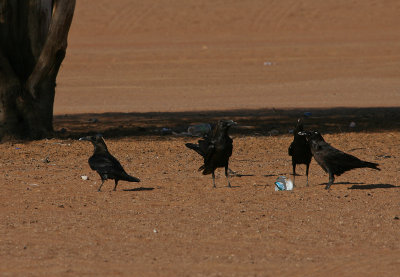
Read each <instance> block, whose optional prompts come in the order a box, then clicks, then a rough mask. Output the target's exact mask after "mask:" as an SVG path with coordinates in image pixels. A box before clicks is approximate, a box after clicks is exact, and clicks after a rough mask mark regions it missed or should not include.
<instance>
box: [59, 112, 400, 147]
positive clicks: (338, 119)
mask: <svg viewBox="0 0 400 277" xmlns="http://www.w3.org/2000/svg"><path fill="white" fill-rule="evenodd" d="M305 113H307V115H309V114H311V115H310V116H308V117H307V118H306V119H305V127H306V128H307V129H315V130H319V131H320V132H321V133H323V134H327V133H342V132H383V131H396V130H400V107H392V108H326V109H322V108H298V109H280V110H277V109H257V110H249V109H242V110H240V109H238V110H227V111H197V112H159V113H156V112H151V113H102V114H74V115H68V114H67V115H57V116H55V117H54V128H55V130H56V132H55V136H56V137H58V138H78V137H81V136H85V135H91V134H96V133H102V134H103V135H104V136H105V137H107V138H119V137H126V136H154V137H158V138H159V139H162V138H163V137H174V136H176V135H174V134H172V132H175V133H181V132H185V131H187V128H188V126H190V125H193V124H198V123H214V122H216V121H218V120H219V119H226V118H229V119H233V120H235V121H237V122H238V126H235V127H234V128H232V130H231V134H232V135H251V136H270V135H287V134H288V133H289V130H292V129H293V128H294V125H295V124H296V120H297V118H298V117H302V116H304V114H305ZM351 122H355V127H353V128H351V127H350V123H351Z"/></svg>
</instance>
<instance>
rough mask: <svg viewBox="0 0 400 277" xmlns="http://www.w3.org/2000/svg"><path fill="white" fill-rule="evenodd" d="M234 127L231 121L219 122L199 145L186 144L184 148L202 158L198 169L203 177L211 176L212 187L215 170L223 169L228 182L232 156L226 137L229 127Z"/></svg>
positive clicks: (231, 147)
mask: <svg viewBox="0 0 400 277" xmlns="http://www.w3.org/2000/svg"><path fill="white" fill-rule="evenodd" d="M233 125H236V122H234V121H232V120H220V121H218V123H217V124H216V125H215V127H214V128H213V130H212V132H211V134H210V135H208V136H206V137H205V138H203V139H200V140H199V141H198V143H199V144H193V143H186V144H185V145H186V147H188V148H190V149H193V150H194V151H196V152H197V153H199V154H200V155H201V156H202V157H203V158H204V164H203V165H202V166H201V167H200V168H199V171H203V174H204V175H207V174H210V173H211V174H212V179H213V185H214V188H215V187H216V186H215V173H214V171H215V169H217V168H218V167H225V176H226V179H227V180H228V186H229V187H231V184H230V182H229V174H228V170H229V168H228V165H229V157H230V156H231V155H232V149H233V145H232V142H233V141H232V139H231V138H230V137H229V135H228V130H229V128H230V127H231V126H233Z"/></svg>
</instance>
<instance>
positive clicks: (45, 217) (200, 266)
mask: <svg viewBox="0 0 400 277" xmlns="http://www.w3.org/2000/svg"><path fill="white" fill-rule="evenodd" d="M326 139H327V140H328V141H329V142H331V143H332V144H333V145H335V146H337V147H339V148H341V149H343V150H346V151H348V152H349V153H352V154H354V155H357V156H359V157H360V158H363V159H367V160H370V161H374V162H378V163H380V165H381V168H382V171H381V172H375V171H372V170H366V169H360V170H356V171H352V172H348V173H346V174H344V175H343V176H341V177H339V178H337V182H338V184H336V185H334V186H333V187H332V190H331V191H325V190H324V186H323V185H321V184H322V183H324V182H327V180H328V176H327V175H326V174H325V173H324V172H323V171H322V170H321V169H320V168H319V166H318V165H317V164H316V163H315V162H313V163H312V165H311V176H310V184H311V185H310V186H309V187H305V177H297V184H298V187H297V188H296V189H295V190H294V191H292V192H275V191H274V186H273V182H274V180H275V179H276V178H277V176H278V175H280V174H283V175H286V176H288V174H289V172H290V171H291V166H290V160H289V157H288V156H287V155H286V151H287V146H288V144H289V143H290V141H291V137H290V136H287V135H285V136H279V137H265V136H259V137H254V136H237V137H235V140H234V148H235V151H234V154H233V156H232V162H231V168H232V169H234V170H236V171H238V172H239V173H241V174H243V175H252V176H243V177H240V178H239V177H235V178H232V184H233V186H234V187H233V188H228V187H226V181H225V178H224V176H223V174H222V172H219V173H218V175H217V188H216V189H213V188H212V182H211V177H210V176H202V175H201V174H200V173H199V172H197V168H198V167H199V165H200V164H201V160H200V158H199V156H198V155H197V154H196V153H194V152H191V151H190V150H188V149H186V148H185V147H183V144H184V143H185V142H189V141H193V139H191V138H174V137H167V138H165V137H164V138H157V137H144V138H122V139H110V140H107V142H108V144H109V148H110V151H112V153H113V154H114V155H115V156H116V157H118V158H119V159H120V161H121V163H122V164H124V165H125V167H126V170H127V171H128V172H130V173H132V174H133V175H134V176H138V177H140V178H141V179H142V182H141V183H139V184H133V183H126V182H121V184H120V185H119V187H118V191H117V192H112V191H111V190H112V188H113V182H112V181H108V182H107V183H106V184H105V185H104V186H103V192H100V193H99V192H97V187H98V185H99V177H98V176H97V174H95V173H94V172H92V171H91V170H90V168H89V166H88V164H87V157H88V155H89V154H90V153H91V151H92V146H91V145H90V144H89V143H87V142H86V143H85V142H81V141H77V140H58V139H51V140H42V141H35V142H31V143H15V144H10V143H5V144H2V145H1V152H2V153H3V156H2V164H1V170H2V171H3V172H5V182H4V185H2V186H1V193H0V195H1V201H0V202H1V204H0V205H1V209H2V214H1V222H2V224H1V226H0V228H1V229H0V231H1V233H2V237H1V240H2V243H1V248H0V255H1V257H2V259H1V260H2V262H1V270H2V272H3V273H7V274H9V275H14V274H21V275H26V274H33V275H85V274H88V275H93V274H102V275H109V274H118V275H120V274H121V275H135V276H156V275H161V276H196V275H199V276H203V275H206V276H215V275H222V276H226V275H233V276H251V275H255V276H266V275H270V276H276V275H277V274H285V275H289V274H290V275H293V274H295V275H303V276H304V275H314V276H315V275H320V276H322V275H325V274H326V273H327V272H329V273H330V274H331V275H337V276H338V275H341V276H346V275H347V276H366V275H370V276H382V275H388V276H389V275H391V276H394V275H396V273H397V272H398V269H399V266H400V258H399V257H400V244H399V239H398V235H399V227H400V226H399V224H400V220H398V218H399V217H400V210H399V206H400V200H399V199H400V189H399V188H400V186H399V178H398V172H399V169H400V168H399V162H400V153H399V140H400V133H399V132H390V133H389V132H388V133H370V134H366V133H361V134H357V133H348V134H335V135H327V136H326ZM387 156H390V157H387ZM46 157H48V160H49V163H45V162H43V161H42V159H45V158H46ZM299 172H300V173H303V172H304V167H302V168H300V169H299ZM81 175H87V176H89V180H87V181H84V180H82V179H81Z"/></svg>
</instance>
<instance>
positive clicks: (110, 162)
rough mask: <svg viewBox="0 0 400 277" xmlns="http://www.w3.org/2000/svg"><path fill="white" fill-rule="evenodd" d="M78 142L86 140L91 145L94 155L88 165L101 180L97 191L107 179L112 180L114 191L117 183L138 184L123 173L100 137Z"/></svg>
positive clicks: (120, 166) (90, 137) (96, 136)
mask: <svg viewBox="0 0 400 277" xmlns="http://www.w3.org/2000/svg"><path fill="white" fill-rule="evenodd" d="M79 140H87V141H90V142H91V143H93V146H94V153H93V155H92V156H91V157H90V158H89V165H90V168H91V169H92V170H95V171H97V173H98V174H99V175H100V178H101V184H100V187H99V189H98V191H101V187H102V186H103V183H104V181H105V180H107V179H114V181H115V186H114V191H115V190H116V189H117V185H118V181H119V180H123V181H128V182H140V180H139V179H138V178H136V177H133V176H130V175H129V174H128V173H126V172H125V170H124V168H123V167H122V165H121V164H120V163H119V161H118V160H117V159H116V158H114V157H113V156H112V155H111V154H110V152H108V149H107V146H106V143H105V142H104V140H103V137H102V136H101V135H95V136H87V137H83V138H80V139H79Z"/></svg>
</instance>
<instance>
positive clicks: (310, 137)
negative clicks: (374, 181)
mask: <svg viewBox="0 0 400 277" xmlns="http://www.w3.org/2000/svg"><path fill="white" fill-rule="evenodd" d="M300 134H304V135H306V137H307V141H308V143H309V144H310V147H311V152H312V154H313V156H314V159H315V160H316V161H317V163H318V164H319V165H320V166H321V167H322V169H323V170H325V172H326V173H328V174H329V182H328V184H327V185H326V187H325V189H329V188H330V187H331V185H332V184H333V182H334V180H335V175H336V176H340V175H341V174H342V173H344V172H346V171H348V170H352V169H355V168H363V167H368V168H372V169H376V170H380V169H379V168H378V165H379V164H376V163H370V162H366V161H362V160H360V159H359V158H357V157H354V156H352V155H350V154H346V153H344V152H342V151H340V150H338V149H336V148H334V147H332V146H330V145H329V144H328V143H326V142H325V140H324V138H323V137H322V136H321V134H320V133H319V132H318V131H310V132H301V133H300Z"/></svg>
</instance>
